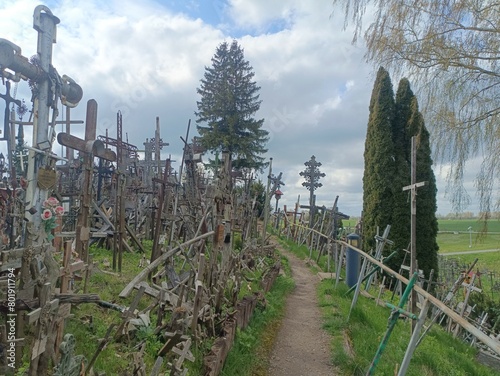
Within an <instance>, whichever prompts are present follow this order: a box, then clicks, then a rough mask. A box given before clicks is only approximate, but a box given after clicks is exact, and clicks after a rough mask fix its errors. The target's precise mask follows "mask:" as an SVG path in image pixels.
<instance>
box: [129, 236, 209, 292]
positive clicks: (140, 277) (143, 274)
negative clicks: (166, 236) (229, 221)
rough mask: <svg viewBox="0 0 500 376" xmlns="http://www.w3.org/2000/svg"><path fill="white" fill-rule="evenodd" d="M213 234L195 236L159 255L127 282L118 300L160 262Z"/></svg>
mask: <svg viewBox="0 0 500 376" xmlns="http://www.w3.org/2000/svg"><path fill="white" fill-rule="evenodd" d="M213 234H214V231H209V232H207V233H206V234H203V235H200V236H197V237H196V238H193V239H191V240H188V241H187V242H184V243H182V244H181V245H179V246H177V247H175V248H173V249H171V250H170V251H168V252H165V253H164V254H162V255H160V256H159V257H158V258H157V259H156V260H154V261H153V262H152V263H151V264H149V265H148V266H147V267H146V268H144V270H143V271H142V272H140V273H139V274H138V275H137V276H136V277H135V278H134V279H133V280H132V281H130V282H129V284H128V285H127V286H126V287H125V288H124V289H123V290H122V292H121V293H120V298H126V297H127V296H128V295H129V294H130V292H131V291H132V290H133V289H134V286H135V285H136V284H138V283H139V282H141V281H142V280H143V279H144V278H146V276H147V275H148V274H149V273H151V272H152V271H153V270H154V269H155V268H157V267H158V266H159V265H160V264H161V263H162V262H164V261H165V260H167V259H168V258H169V257H172V256H173V255H175V254H176V253H178V252H179V251H180V250H181V249H182V248H183V247H187V246H189V245H190V244H193V243H196V242H198V241H200V240H203V239H206V238H208V237H210V236H212V235H213Z"/></svg>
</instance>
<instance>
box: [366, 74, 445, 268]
mask: <svg viewBox="0 0 500 376" xmlns="http://www.w3.org/2000/svg"><path fill="white" fill-rule="evenodd" d="M413 136H415V137H416V140H417V142H416V146H417V166H416V169H417V181H418V182H420V181H426V182H427V185H426V186H425V187H423V188H420V189H419V191H418V195H417V224H416V225H417V233H416V236H417V238H416V243H417V260H418V265H419V268H420V269H422V270H423V271H424V273H425V275H426V276H429V273H430V270H431V269H434V271H435V272H436V273H437V267H438V265H437V252H438V246H437V242H436V237H437V230H438V226H437V218H436V208H437V204H436V194H437V188H436V179H435V176H434V172H433V171H432V158H431V147H430V143H429V132H428V131H427V129H426V127H425V123H424V120H423V117H422V114H421V113H420V111H419V107H418V101H417V99H416V97H415V95H414V94H413V92H412V90H411V88H410V83H409V81H408V80H407V79H402V80H401V81H400V83H399V87H398V90H397V94H396V99H395V100H394V93H393V91H392V84H391V80H390V77H389V74H388V73H387V71H386V70H385V69H383V68H380V69H379V71H378V74H377V78H376V81H375V84H374V88H373V92H372V97H371V101H370V116H369V121H368V129H367V135H366V141H365V155H364V157H365V170H364V176H363V239H364V248H365V250H370V249H373V248H374V247H375V234H376V231H377V227H379V228H380V231H383V229H384V228H385V227H386V226H387V225H388V224H390V225H391V232H390V235H389V238H390V239H391V240H392V241H394V245H393V246H392V247H391V248H390V249H389V248H388V247H387V248H386V249H385V252H384V253H385V254H386V255H387V254H388V253H390V252H391V251H392V250H398V254H397V256H396V257H394V258H393V259H391V261H390V262H389V266H390V267H391V268H392V269H394V270H399V268H400V266H401V264H402V263H403V259H404V255H405V253H404V252H403V251H402V250H403V249H409V247H408V246H409V243H410V236H411V200H410V197H409V196H408V195H409V193H408V191H405V192H404V191H403V187H404V186H407V185H409V184H410V183H411V138H412V137H413ZM406 264H407V265H408V264H409V257H408V258H407V260H406Z"/></svg>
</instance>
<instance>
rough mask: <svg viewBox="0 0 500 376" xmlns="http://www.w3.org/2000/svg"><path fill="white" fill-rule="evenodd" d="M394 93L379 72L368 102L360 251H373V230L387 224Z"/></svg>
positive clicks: (387, 77)
mask: <svg viewBox="0 0 500 376" xmlns="http://www.w3.org/2000/svg"><path fill="white" fill-rule="evenodd" d="M393 121H394V92H393V90H392V83H391V79H390V77H389V73H388V72H387V71H386V70H385V69H384V68H382V67H381V68H380V69H379V70H378V72H377V78H376V80H375V84H374V86H373V91H372V96H371V100H370V116H369V119H368V129H367V132H366V140H365V152H364V160H365V169H364V174H363V244H364V245H363V248H364V249H365V250H370V249H373V248H374V247H375V235H376V232H377V226H379V227H380V229H381V231H383V229H384V228H385V226H387V225H388V224H391V216H392V195H393V191H392V184H393V177H394V167H395V164H394V144H393V141H392V137H391V134H392V124H393Z"/></svg>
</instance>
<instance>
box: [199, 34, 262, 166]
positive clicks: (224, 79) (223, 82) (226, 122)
mask: <svg viewBox="0 0 500 376" xmlns="http://www.w3.org/2000/svg"><path fill="white" fill-rule="evenodd" d="M253 78H254V73H253V68H252V67H251V66H250V63H249V62H248V61H246V60H245V58H244V55H243V49H242V48H241V47H240V46H239V45H238V43H237V42H236V41H235V40H234V41H233V42H232V43H231V44H228V43H227V42H223V43H221V44H220V45H219V46H218V47H217V49H216V52H215V55H214V56H213V57H212V66H210V67H205V74H204V78H203V79H202V80H201V85H200V87H199V88H198V89H197V92H198V94H199V95H200V96H201V99H200V101H198V102H197V108H198V111H196V112H195V115H196V123H197V124H198V125H197V129H198V132H199V134H200V136H201V137H200V140H201V143H202V145H203V146H205V147H206V148H207V150H210V151H212V152H222V151H225V152H228V153H229V154H230V157H231V160H232V161H233V163H232V165H233V167H235V168H251V169H256V170H262V168H263V167H265V165H266V163H264V157H263V156H262V155H263V154H264V153H265V152H266V151H267V149H266V148H265V145H266V143H267V141H268V132H267V131H266V130H264V129H262V126H263V123H264V119H255V118H254V116H255V114H256V113H257V111H258V110H259V108H260V104H261V101H260V100H259V94H258V93H259V90H260V87H259V86H257V84H256V82H255V81H254V80H253Z"/></svg>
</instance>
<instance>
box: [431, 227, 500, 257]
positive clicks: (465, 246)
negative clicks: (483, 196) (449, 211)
mask: <svg viewBox="0 0 500 376" xmlns="http://www.w3.org/2000/svg"><path fill="white" fill-rule="evenodd" d="M438 225H439V233H438V236H437V242H438V245H439V252H440V253H441V254H443V253H448V252H461V251H478V250H485V249H500V221H498V220H490V221H488V222H487V227H486V228H485V227H484V223H483V222H480V221H478V220H475V219H440V220H438ZM469 228H471V229H472V230H471V232H469V230H468V229H469Z"/></svg>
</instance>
